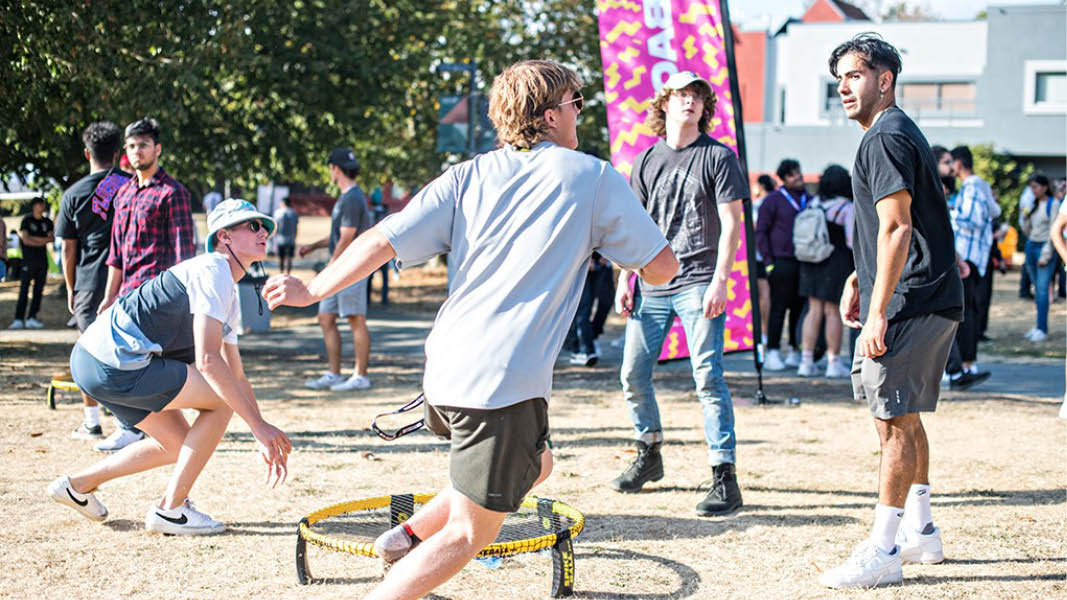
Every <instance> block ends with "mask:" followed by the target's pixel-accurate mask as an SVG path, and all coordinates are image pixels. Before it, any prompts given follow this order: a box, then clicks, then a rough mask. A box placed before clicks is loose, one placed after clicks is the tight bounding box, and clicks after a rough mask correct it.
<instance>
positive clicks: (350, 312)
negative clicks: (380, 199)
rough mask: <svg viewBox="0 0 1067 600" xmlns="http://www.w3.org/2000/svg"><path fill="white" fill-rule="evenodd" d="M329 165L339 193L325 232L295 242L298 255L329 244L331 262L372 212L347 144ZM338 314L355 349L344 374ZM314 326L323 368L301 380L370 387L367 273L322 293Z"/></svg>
mask: <svg viewBox="0 0 1067 600" xmlns="http://www.w3.org/2000/svg"><path fill="white" fill-rule="evenodd" d="M327 164H328V166H329V168H330V183H333V184H334V185H336V186H337V187H339V188H341V195H340V197H338V198H337V203H336V204H334V205H333V211H332V212H331V213H330V237H328V238H323V239H321V240H319V241H317V242H315V243H313V244H308V245H306V246H301V247H300V256H304V255H306V254H307V253H308V252H311V251H312V250H316V249H318V248H329V250H330V262H331V263H332V262H334V261H335V260H337V258H338V257H340V256H341V253H343V252H344V251H345V248H347V247H348V245H349V244H351V243H352V240H354V239H356V238H357V237H359V235H360V234H361V233H363V232H364V231H366V230H368V229H370V226H371V215H370V210H369V209H368V207H367V197H366V196H364V195H363V190H362V189H360V187H359V186H358V185H356V177H357V176H359V171H360V168H359V161H357V160H356V154H355V153H354V152H353V151H352V149H351V148H334V149H333V151H332V152H330V157H329V159H328V160H327ZM337 317H341V318H342V319H346V320H347V321H348V327H349V329H351V330H352V349H353V353H354V354H355V372H353V373H352V376H351V377H349V378H347V379H346V378H345V377H344V376H343V375H341V332H340V330H339V329H338V328H337ZM319 327H321V328H322V337H323V342H324V343H325V345H326V360H327V364H328V370H327V371H326V372H325V373H323V374H322V375H321V376H319V377H315V378H312V379H308V380H307V381H306V382H305V383H304V385H305V386H306V387H309V388H311V389H313V390H322V389H326V388H329V389H331V390H334V391H344V390H365V389H367V388H369V387H370V379H369V378H368V377H367V363H368V362H369V360H370V331H369V330H368V329H367V279H361V280H359V281H357V282H355V283H353V284H352V285H350V286H348V287H347V288H345V289H343V290H341V291H339V292H337V293H336V294H333V295H332V296H329V297H327V298H323V299H322V301H321V302H319Z"/></svg>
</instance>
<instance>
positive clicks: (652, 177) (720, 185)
mask: <svg viewBox="0 0 1067 600" xmlns="http://www.w3.org/2000/svg"><path fill="white" fill-rule="evenodd" d="M630 187H631V188H633V190H634V193H635V194H637V198H638V199H639V200H641V204H642V205H644V207H645V209H646V210H647V211H648V214H649V215H650V216H651V217H652V220H653V221H655V223H656V225H658V226H659V228H660V231H662V232H663V236H664V237H666V238H667V241H668V242H670V245H671V250H673V251H674V255H675V256H676V257H677V258H678V263H679V267H678V274H677V275H675V276H674V279H672V280H670V281H669V282H667V283H666V284H664V285H648V284H646V283H645V282H644V280H641V293H642V294H646V295H648V296H667V295H670V294H676V293H678V292H680V291H682V290H684V289H686V288H689V287H692V286H694V285H698V284H706V283H710V282H711V279H712V277H713V276H714V275H715V261H716V258H717V256H718V253H719V232H720V230H721V228H722V224H721V223H720V222H719V212H718V206H717V204H720V203H722V204H726V203H729V202H733V201H734V200H741V199H744V198H748V194H749V191H748V182H747V181H746V180H745V176H744V174H742V172H741V163H740V162H738V160H737V155H736V154H734V152H733V150H730V149H729V148H727V147H726V146H724V145H723V144H721V143H719V142H717V141H715V140H713V139H712V138H711V137H710V136H708V135H707V134H701V135H700V137H698V138H697V139H696V141H695V142H693V143H692V144H689V145H688V146H686V147H684V148H678V149H674V148H671V147H670V146H668V145H667V143H666V142H665V141H664V140H660V141H658V142H656V144H655V145H653V146H652V147H651V148H648V149H647V150H645V151H644V152H642V153H641V154H639V155H638V156H637V158H636V159H635V160H634V166H633V171H632V172H631V174H630Z"/></svg>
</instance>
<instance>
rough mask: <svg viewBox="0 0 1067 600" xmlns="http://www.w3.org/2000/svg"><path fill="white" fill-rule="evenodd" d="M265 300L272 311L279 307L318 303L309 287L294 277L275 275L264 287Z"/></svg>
mask: <svg viewBox="0 0 1067 600" xmlns="http://www.w3.org/2000/svg"><path fill="white" fill-rule="evenodd" d="M263 299H264V300H266V301H267V306H269V307H270V309H271V310H274V309H276V308H278V307H279V306H282V305H285V306H308V305H310V304H314V303H315V302H317V301H318V298H315V297H314V296H312V295H311V292H309V291H308V288H307V285H306V284H305V283H304V282H303V281H301V280H300V279H298V278H296V277H293V276H292V275H274V276H273V277H271V278H270V279H268V280H267V283H266V285H264V286H263Z"/></svg>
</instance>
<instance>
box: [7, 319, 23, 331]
mask: <svg viewBox="0 0 1067 600" xmlns="http://www.w3.org/2000/svg"><path fill="white" fill-rule="evenodd" d="M7 328H8V329H26V322H25V321H23V320H22V319H15V320H14V321H12V322H11V324H10V325H8V326H7Z"/></svg>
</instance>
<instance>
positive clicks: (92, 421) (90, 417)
mask: <svg viewBox="0 0 1067 600" xmlns="http://www.w3.org/2000/svg"><path fill="white" fill-rule="evenodd" d="M82 412H84V413H85V424H86V425H88V426H89V427H96V426H97V425H99V424H100V405H99V404H97V405H96V406H83V407H82Z"/></svg>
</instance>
